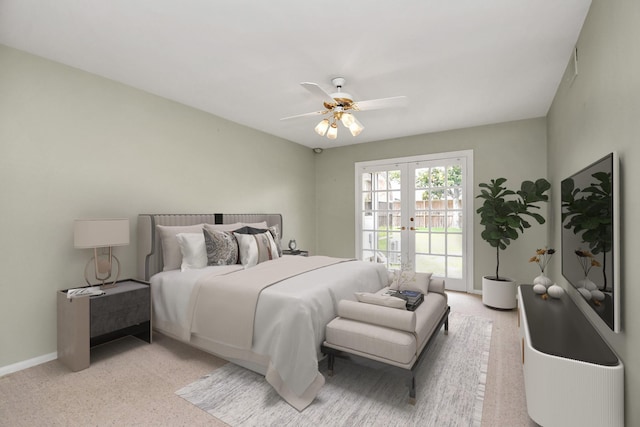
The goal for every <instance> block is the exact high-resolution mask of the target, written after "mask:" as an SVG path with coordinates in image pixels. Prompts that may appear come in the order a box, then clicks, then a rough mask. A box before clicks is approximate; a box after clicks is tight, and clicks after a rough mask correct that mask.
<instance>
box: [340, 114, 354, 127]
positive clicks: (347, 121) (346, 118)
mask: <svg viewBox="0 0 640 427" xmlns="http://www.w3.org/2000/svg"><path fill="white" fill-rule="evenodd" d="M355 119H356V118H355V117H353V114H351V113H344V114H343V115H342V118H341V119H340V120H342V124H343V125H344V127H346V128H348V127H350V126H351V125H352V124H353V123H354V121H355Z"/></svg>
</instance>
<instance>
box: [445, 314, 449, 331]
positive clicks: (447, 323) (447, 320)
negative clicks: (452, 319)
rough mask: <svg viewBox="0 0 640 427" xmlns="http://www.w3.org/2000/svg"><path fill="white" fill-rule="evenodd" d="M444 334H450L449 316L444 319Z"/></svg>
mask: <svg viewBox="0 0 640 427" xmlns="http://www.w3.org/2000/svg"><path fill="white" fill-rule="evenodd" d="M444 334H445V335H449V316H447V318H446V319H445V321H444Z"/></svg>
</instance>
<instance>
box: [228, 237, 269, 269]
mask: <svg viewBox="0 0 640 427" xmlns="http://www.w3.org/2000/svg"><path fill="white" fill-rule="evenodd" d="M233 235H234V236H235V237H236V239H237V240H238V249H239V256H240V263H241V264H242V265H243V266H244V267H245V268H248V267H252V266H254V265H256V264H259V263H261V262H265V261H269V260H272V259H277V258H279V256H278V248H277V247H276V243H275V242H274V241H273V237H272V236H271V233H269V232H264V233H256V234H242V233H237V232H234V233H233Z"/></svg>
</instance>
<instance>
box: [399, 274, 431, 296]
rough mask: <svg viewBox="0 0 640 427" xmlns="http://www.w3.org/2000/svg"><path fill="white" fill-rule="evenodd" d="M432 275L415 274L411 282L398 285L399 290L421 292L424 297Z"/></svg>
mask: <svg viewBox="0 0 640 427" xmlns="http://www.w3.org/2000/svg"><path fill="white" fill-rule="evenodd" d="M432 274H433V273H416V274H415V276H414V277H413V279H412V280H409V281H407V282H404V283H402V284H401V285H400V290H401V291H416V292H422V293H423V294H424V295H427V293H428V292H429V282H430V281H431V275H432Z"/></svg>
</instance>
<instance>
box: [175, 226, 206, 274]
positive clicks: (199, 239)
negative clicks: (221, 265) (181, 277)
mask: <svg viewBox="0 0 640 427" xmlns="http://www.w3.org/2000/svg"><path fill="white" fill-rule="evenodd" d="M176 239H177V240H178V246H180V252H181V253H182V264H181V265H180V271H186V270H193V269H197V268H204V267H206V266H207V248H206V246H205V244H204V234H202V233H178V234H176Z"/></svg>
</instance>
